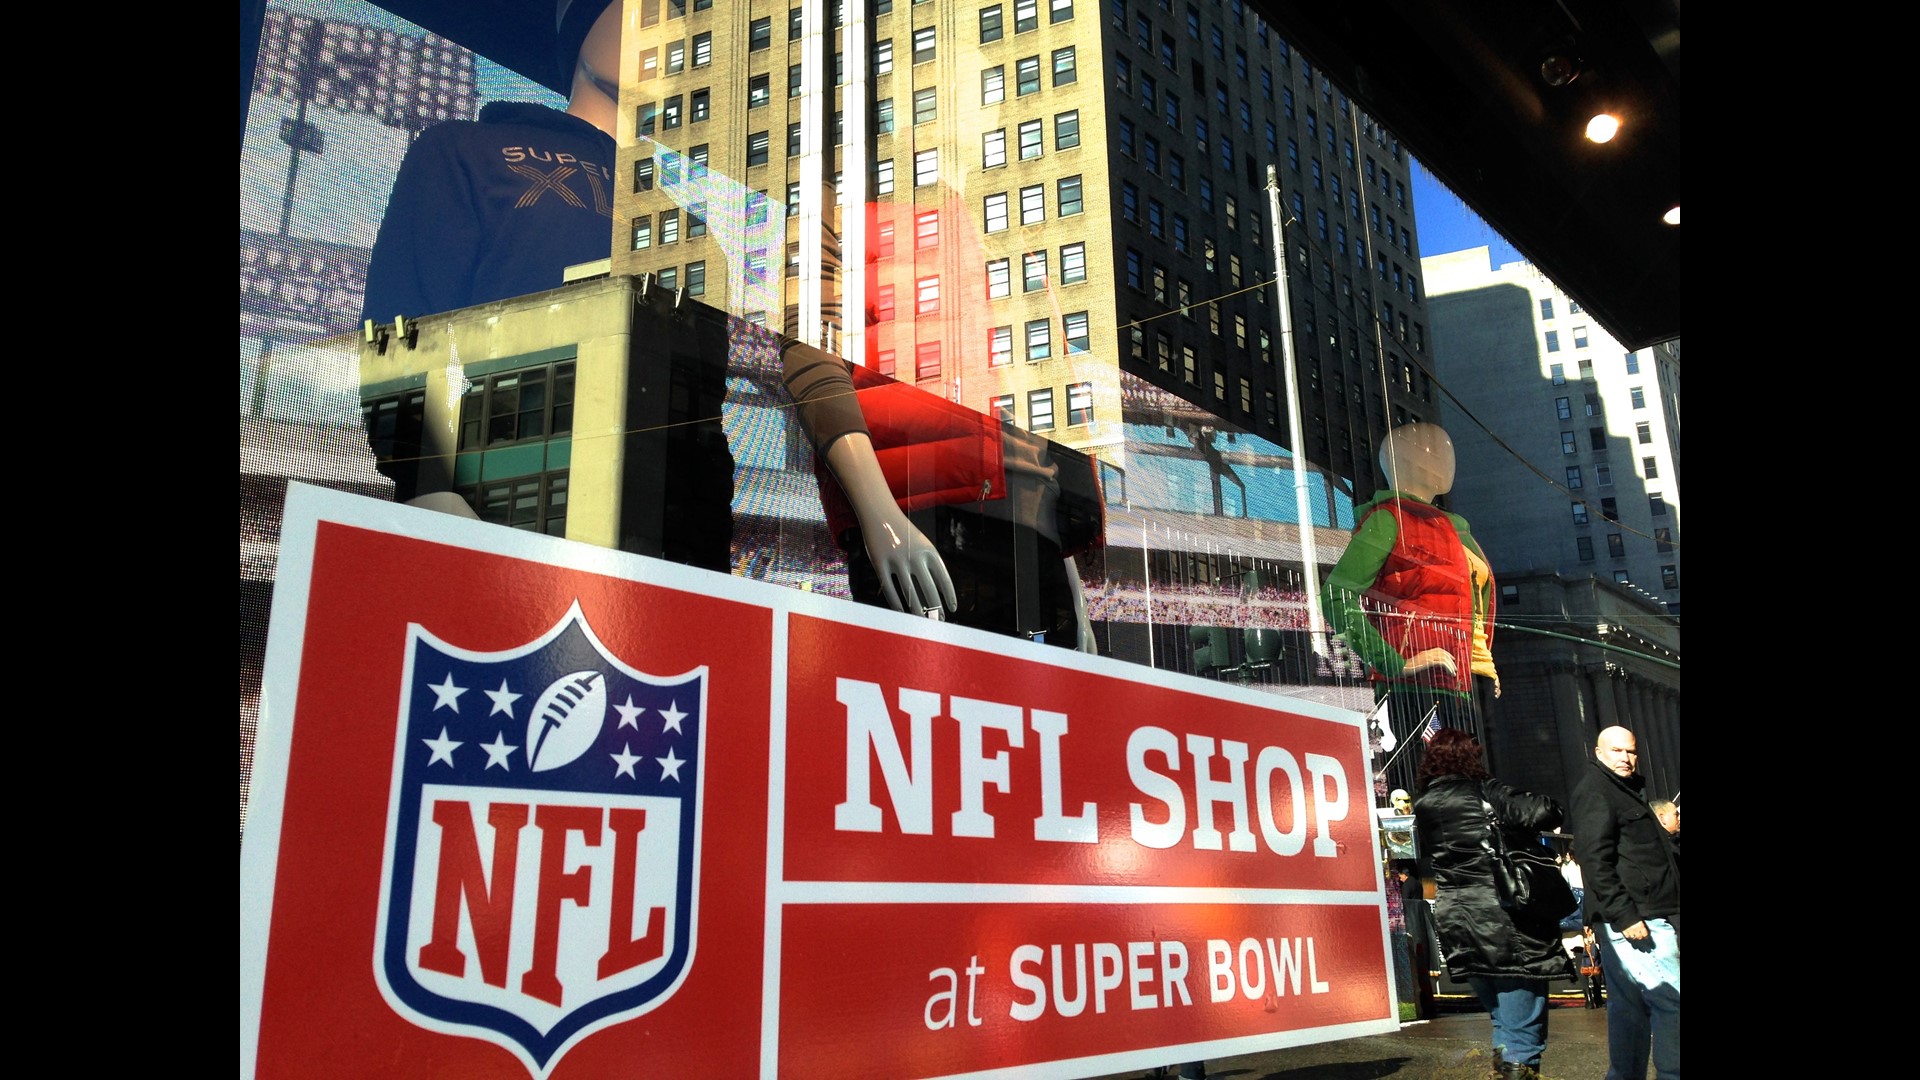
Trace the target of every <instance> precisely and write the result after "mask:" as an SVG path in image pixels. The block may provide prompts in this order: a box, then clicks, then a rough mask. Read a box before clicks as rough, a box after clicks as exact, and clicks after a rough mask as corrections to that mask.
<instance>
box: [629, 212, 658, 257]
mask: <svg viewBox="0 0 1920 1080" xmlns="http://www.w3.org/2000/svg"><path fill="white" fill-rule="evenodd" d="M652 246H653V215H652V214H641V215H640V216H639V217H637V218H634V219H633V250H635V251H645V250H646V249H648V248H650V247H652Z"/></svg>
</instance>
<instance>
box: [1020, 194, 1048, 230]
mask: <svg viewBox="0 0 1920 1080" xmlns="http://www.w3.org/2000/svg"><path fill="white" fill-rule="evenodd" d="M1046 219H1047V185H1045V184H1033V185H1030V186H1028V187H1023V188H1021V189H1020V224H1022V225H1036V224H1039V223H1040V222H1042V221H1045V220H1046Z"/></svg>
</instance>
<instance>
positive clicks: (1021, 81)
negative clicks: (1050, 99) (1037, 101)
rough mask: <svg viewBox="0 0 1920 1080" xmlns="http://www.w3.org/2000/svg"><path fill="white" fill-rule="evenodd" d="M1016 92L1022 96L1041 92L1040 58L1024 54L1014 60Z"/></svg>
mask: <svg viewBox="0 0 1920 1080" xmlns="http://www.w3.org/2000/svg"><path fill="white" fill-rule="evenodd" d="M1013 73H1014V82H1015V85H1014V92H1015V93H1016V94H1018V95H1019V96H1021V97H1025V96H1027V95H1028V94H1037V93H1039V92H1040V58H1039V57H1038V56H1023V57H1021V58H1020V59H1019V60H1017V61H1015V62H1014V65H1013Z"/></svg>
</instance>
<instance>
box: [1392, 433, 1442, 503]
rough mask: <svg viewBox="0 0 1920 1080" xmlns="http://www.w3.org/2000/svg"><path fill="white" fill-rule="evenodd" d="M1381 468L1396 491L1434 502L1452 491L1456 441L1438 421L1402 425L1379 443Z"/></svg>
mask: <svg viewBox="0 0 1920 1080" xmlns="http://www.w3.org/2000/svg"><path fill="white" fill-rule="evenodd" d="M1380 469H1381V471H1383V472H1385V473H1386V474H1387V483H1388V484H1390V485H1392V487H1393V489H1394V490H1395V491H1398V492H1401V493H1403V494H1407V495H1411V496H1413V497H1414V498H1416V499H1422V500H1425V501H1428V502H1431V501H1433V499H1434V497H1435V496H1438V495H1445V494H1446V493H1447V492H1449V491H1452V490H1453V440H1452V439H1450V438H1448V437H1447V432H1446V429H1445V428H1442V427H1441V426H1440V425H1438V424H1426V423H1416V424H1402V425H1401V426H1399V427H1397V428H1394V429H1393V430H1392V431H1389V432H1387V438H1386V441H1385V442H1384V443H1382V444H1381V446H1380Z"/></svg>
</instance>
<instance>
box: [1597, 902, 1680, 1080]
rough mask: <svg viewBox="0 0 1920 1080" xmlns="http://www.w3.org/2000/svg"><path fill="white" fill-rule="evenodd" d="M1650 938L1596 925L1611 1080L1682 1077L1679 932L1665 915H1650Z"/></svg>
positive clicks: (1608, 1067) (1603, 925)
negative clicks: (1649, 1060)
mask: <svg viewBox="0 0 1920 1080" xmlns="http://www.w3.org/2000/svg"><path fill="white" fill-rule="evenodd" d="M1646 922H1647V931H1648V934H1647V939H1646V940H1645V941H1628V940H1627V939H1626V938H1625V937H1622V936H1621V934H1620V932H1619V931H1618V930H1615V929H1613V928H1612V927H1610V926H1607V925H1605V924H1601V925H1598V926H1595V927H1594V935H1593V937H1594V940H1595V941H1597V942H1598V943H1599V945H1600V963H1601V965H1602V966H1603V967H1604V968H1605V969H1606V972H1607V1058H1608V1065H1607V1080H1643V1078H1644V1077H1645V1076H1646V1075H1647V1056H1648V1054H1649V1052H1651V1054H1652V1056H1653V1070H1654V1075H1656V1076H1658V1077H1659V1078H1660V1080H1680V935H1679V932H1678V931H1676V930H1675V929H1674V928H1673V924H1672V923H1670V922H1668V921H1667V920H1665V919H1648V920H1646Z"/></svg>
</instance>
